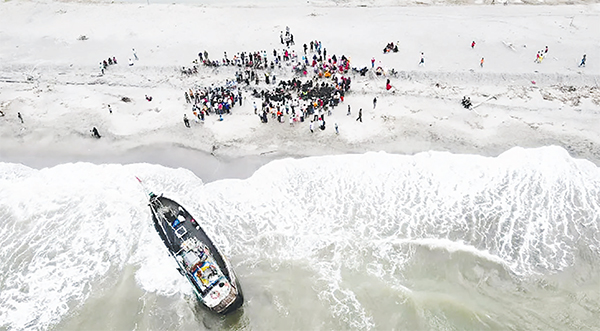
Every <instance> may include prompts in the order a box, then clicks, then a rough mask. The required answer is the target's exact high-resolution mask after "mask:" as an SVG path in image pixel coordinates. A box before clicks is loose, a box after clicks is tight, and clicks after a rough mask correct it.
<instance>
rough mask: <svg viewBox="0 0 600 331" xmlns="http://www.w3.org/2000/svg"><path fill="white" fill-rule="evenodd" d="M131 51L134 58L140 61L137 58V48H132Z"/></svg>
mask: <svg viewBox="0 0 600 331" xmlns="http://www.w3.org/2000/svg"><path fill="white" fill-rule="evenodd" d="M131 50H132V51H133V57H134V58H135V60H136V61H137V60H139V59H138V57H137V53H136V52H135V48H132V49H131Z"/></svg>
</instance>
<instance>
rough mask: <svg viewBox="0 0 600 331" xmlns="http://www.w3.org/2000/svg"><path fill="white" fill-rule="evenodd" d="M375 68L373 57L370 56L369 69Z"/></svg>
mask: <svg viewBox="0 0 600 331" xmlns="http://www.w3.org/2000/svg"><path fill="white" fill-rule="evenodd" d="M373 68H375V58H371V69H373Z"/></svg>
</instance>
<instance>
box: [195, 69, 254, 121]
mask: <svg viewBox="0 0 600 331" xmlns="http://www.w3.org/2000/svg"><path fill="white" fill-rule="evenodd" d="M184 96H185V101H186V103H188V104H191V112H192V114H193V116H194V117H193V118H194V119H195V120H196V121H200V122H201V121H204V120H205V116H210V114H215V115H218V116H219V119H220V120H223V114H231V111H232V109H233V107H234V106H235V105H236V104H239V105H240V106H241V105H242V100H243V98H242V91H241V90H239V89H238V88H237V84H236V83H235V82H234V81H229V80H227V81H226V82H225V85H224V86H216V87H215V86H210V87H194V88H190V89H189V90H188V91H185V93H184ZM186 119H187V115H184V124H186V126H187V127H189V122H188V123H186V122H187V121H186Z"/></svg>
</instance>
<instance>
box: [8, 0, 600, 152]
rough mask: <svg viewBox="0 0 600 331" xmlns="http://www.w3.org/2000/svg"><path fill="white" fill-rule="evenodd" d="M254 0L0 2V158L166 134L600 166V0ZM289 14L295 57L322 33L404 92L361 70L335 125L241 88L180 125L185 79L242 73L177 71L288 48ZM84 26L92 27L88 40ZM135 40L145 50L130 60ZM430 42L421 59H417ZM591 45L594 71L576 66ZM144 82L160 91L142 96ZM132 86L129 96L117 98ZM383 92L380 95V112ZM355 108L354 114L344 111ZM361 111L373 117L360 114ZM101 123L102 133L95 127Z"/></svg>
mask: <svg viewBox="0 0 600 331" xmlns="http://www.w3.org/2000/svg"><path fill="white" fill-rule="evenodd" d="M426 2H427V3H429V1H426ZM251 3H252V2H251V1H230V2H225V1H212V2H211V1H206V2H205V5H193V4H155V3H153V2H152V1H150V5H148V4H146V3H145V2H142V3H133V4H132V3H129V4H123V3H106V2H99V3H89V2H88V3H79V2H77V3H75V2H52V1H41V2H37V1H8V2H3V3H2V4H1V5H0V110H1V111H2V112H4V113H5V116H4V117H0V123H1V125H0V161H2V160H7V159H10V160H11V161H15V160H18V159H19V157H18V156H19V155H27V154H33V155H53V156H56V155H86V154H87V155H103V154H107V153H115V151H122V152H125V153H126V152H127V151H129V150H131V149H134V148H136V147H144V146H146V147H147V146H153V145H155V144H165V143H166V144H174V145H178V146H184V147H189V148H192V149H195V150H201V151H207V152H213V153H214V154H215V155H222V156H244V155H260V154H265V153H277V154H283V155H298V156H304V155H322V154H337V153H347V152H364V151H370V150H385V151H388V152H394V153H415V152H419V151H427V150H445V151H451V152H455V153H474V154H482V155H497V154H499V153H501V152H503V151H505V150H507V149H509V148H511V147H513V146H523V147H537V146H545V145H559V146H563V147H565V148H566V149H567V150H569V152H570V153H571V154H572V155H574V156H576V157H581V158H586V159H589V160H592V161H593V162H595V163H596V164H600V148H599V146H600V135H599V134H598V129H599V128H600V125H599V120H598V115H599V113H600V90H599V87H598V82H599V81H600V56H599V54H600V33H598V32H599V31H600V15H599V14H600V5H598V4H590V5H585V4H578V5H552V6H550V5H535V6H526V5H514V2H511V4H509V5H507V6H502V5H489V4H483V3H484V2H483V1H482V2H481V3H482V4H481V5H468V6H467V5H463V6H450V5H448V6H408V7H401V6H396V5H395V4H399V3H400V4H403V3H409V4H411V3H412V2H410V1H408V2H403V1H383V2H374V1H365V2H358V1H344V2H336V1H310V2H304V1H266V2H260V3H259V4H258V5H251ZM336 3H338V4H340V3H341V4H343V5H336ZM445 3H452V2H445ZM474 3H477V2H474ZM488 3H489V2H488ZM360 4H365V5H367V7H360V6H358V5H360ZM390 4H392V5H394V6H388V5H390ZM375 5H376V6H375ZM285 26H289V27H290V29H291V32H292V33H293V34H294V39H295V41H296V45H295V46H293V47H292V49H295V50H296V53H298V54H300V53H301V48H302V44H303V43H309V42H310V40H315V39H317V40H320V41H322V43H323V47H324V48H326V49H327V52H328V54H329V55H331V54H336V55H337V56H338V57H339V56H341V55H342V54H344V55H346V56H347V57H349V58H350V59H351V66H352V67H359V68H360V67H364V66H369V67H370V59H371V57H375V58H376V61H377V65H379V62H380V61H381V65H382V66H383V67H384V68H385V69H387V70H389V69H391V68H395V69H396V70H397V71H399V72H400V74H399V76H398V77H390V78H391V83H392V85H393V86H394V88H393V89H392V90H391V91H386V90H385V88H384V85H385V77H377V76H375V75H373V74H368V75H367V76H366V77H360V76H358V75H357V76H353V77H352V78H353V83H352V87H351V90H350V93H349V94H347V96H346V99H345V101H344V103H342V104H341V105H340V106H339V107H337V108H335V109H334V111H333V116H332V117H330V118H328V127H327V129H326V130H325V131H321V130H316V132H315V133H314V134H311V133H310V131H309V129H308V125H309V124H308V122H304V123H298V124H295V125H294V126H293V127H290V125H289V124H288V122H287V120H286V121H285V123H283V124H282V123H277V122H276V121H274V120H271V121H269V123H267V124H263V123H261V122H260V120H259V118H258V117H257V116H256V115H254V109H253V107H252V102H253V101H255V100H256V102H257V104H260V102H259V100H257V99H254V98H252V97H251V96H250V95H249V93H244V96H246V100H245V101H244V102H245V103H244V105H243V107H241V108H240V107H239V106H238V107H235V108H233V114H232V115H227V116H225V120H224V121H223V122H218V121H217V120H216V116H211V117H208V118H207V120H206V122H205V123H203V124H197V123H195V122H194V121H192V123H191V124H192V128H191V129H187V128H185V127H184V125H183V122H182V117H183V114H184V113H187V114H188V117H191V116H192V114H191V110H190V107H189V105H188V104H186V103H185V100H184V91H185V90H187V89H188V88H189V87H191V86H193V85H194V84H197V85H200V86H208V85H210V84H213V83H214V84H217V85H221V84H223V83H224V82H225V80H226V79H233V78H234V73H235V71H236V68H234V67H221V68H219V69H217V70H213V69H211V68H207V67H201V68H200V72H199V74H198V75H196V76H191V77H184V76H182V75H181V74H180V73H179V70H178V68H179V67H181V66H189V65H191V61H192V60H193V59H195V58H196V57H197V54H198V52H199V51H203V50H207V51H208V52H209V54H210V57H211V58H219V59H220V58H222V56H223V51H227V53H228V54H229V55H230V57H232V56H233V54H236V53H238V52H241V51H256V50H266V51H267V54H268V55H269V59H272V51H273V49H274V48H277V49H278V50H281V49H282V48H283V47H282V45H281V44H280V43H279V33H280V31H281V30H284V29H285ZM82 35H85V36H86V37H87V38H88V39H87V40H79V39H78V38H79V37H80V36H82ZM472 40H475V41H476V43H477V45H476V47H475V48H474V49H472V48H471V47H470V44H471V41H472ZM397 41H399V42H400V51H399V52H398V53H395V54H394V53H391V54H386V55H384V54H382V49H383V47H384V46H385V45H386V44H387V43H388V42H394V43H395V42H397ZM509 44H512V45H513V47H512V48H511V47H509V46H507V45H509ZM546 45H547V46H549V53H548V54H547V57H546V58H545V59H544V61H543V62H542V63H540V64H537V63H534V59H535V55H536V52H537V51H538V50H541V49H543V48H544V47H545V46H546ZM132 48H135V49H136V51H137V55H138V56H139V58H140V59H139V61H135V65H134V66H131V67H130V66H128V65H127V60H128V58H133V55H132ZM421 52H424V53H425V59H426V66H425V67H419V66H418V61H419V59H420V53H421ZM583 54H587V58H588V60H587V67H585V68H579V67H578V64H579V61H580V59H581V56H582V55H583ZM109 56H116V57H117V59H118V60H119V64H118V65H116V66H115V65H113V66H111V67H109V68H108V70H107V72H106V74H105V75H104V76H101V75H99V74H100V70H99V68H98V62H99V61H101V60H103V59H106V58H107V57H109ZM481 57H484V58H485V65H484V67H483V68H481V67H480V66H479V60H480V59H481ZM275 74H276V75H277V77H278V79H284V78H286V79H287V78H291V77H292V75H291V69H290V68H289V67H286V66H284V67H283V68H282V69H277V70H276V72H275ZM532 81H535V84H534V83H532ZM261 86H263V87H264V86H265V83H264V81H263V82H262V83H261ZM251 87H252V88H253V87H254V84H252V85H251ZM145 94H148V95H151V96H152V97H153V100H152V101H151V102H147V101H146V100H145V99H144V95H145ZM464 95H468V96H470V97H471V99H472V101H473V103H474V104H475V105H478V104H480V103H482V104H481V105H479V106H478V107H477V108H476V109H475V110H466V109H464V108H463V107H461V105H460V99H461V98H462V97H463V96H464ZM123 96H128V97H130V98H131V99H132V100H133V101H132V102H130V103H124V102H122V101H120V99H121V97H123ZM374 96H377V97H378V99H379V102H378V105H377V108H376V109H373V107H372V99H373V97H374ZM492 97H493V98H492ZM109 104H110V105H111V107H112V109H113V114H109V112H108V109H107V105H109ZM348 104H350V105H351V106H352V116H346V108H347V105H348ZM359 108H363V111H364V113H363V119H364V121H363V123H359V122H356V121H355V118H356V115H357V111H358V109H359ZM18 112H20V113H21V114H22V116H23V118H24V124H21V123H20V121H19V120H18V118H17V113H18ZM334 123H338V125H339V128H340V133H339V135H336V134H335V130H334V129H333V127H334ZM93 126H96V127H97V128H98V129H99V131H100V133H101V134H103V138H102V139H100V140H96V139H92V138H91V137H90V136H89V130H90V129H91V128H92V127H93Z"/></svg>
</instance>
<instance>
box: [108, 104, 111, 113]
mask: <svg viewBox="0 0 600 331" xmlns="http://www.w3.org/2000/svg"><path fill="white" fill-rule="evenodd" d="M108 113H109V114H112V109H111V108H110V105H108Z"/></svg>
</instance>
